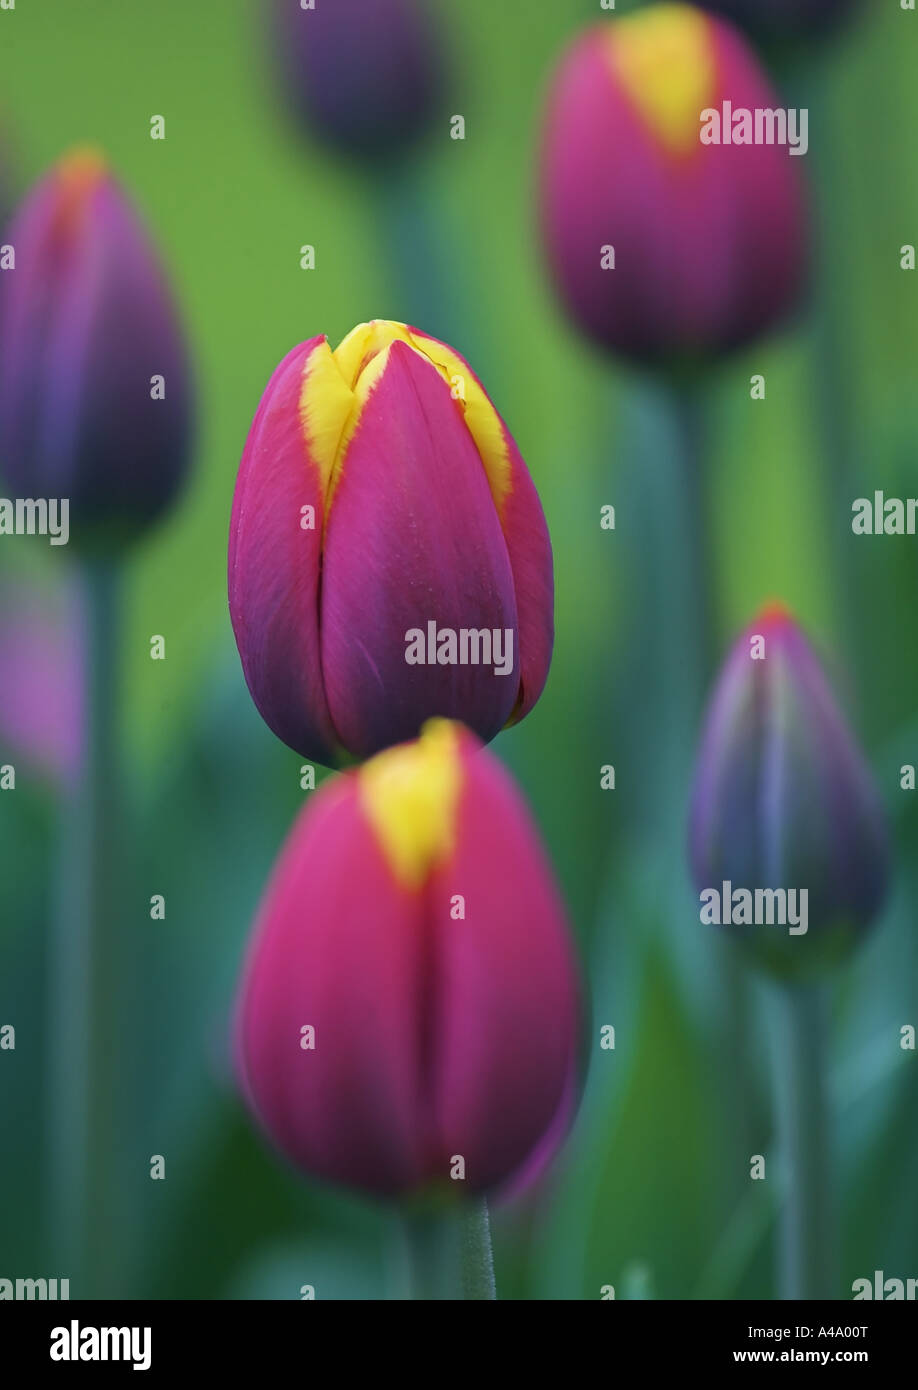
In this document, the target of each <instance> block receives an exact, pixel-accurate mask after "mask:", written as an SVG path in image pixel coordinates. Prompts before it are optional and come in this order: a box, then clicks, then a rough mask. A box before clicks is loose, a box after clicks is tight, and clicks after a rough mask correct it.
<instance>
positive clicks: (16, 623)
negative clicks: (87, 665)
mask: <svg viewBox="0 0 918 1390" xmlns="http://www.w3.org/2000/svg"><path fill="white" fill-rule="evenodd" d="M81 628H82V624H81V621H80V615H79V612H78V605H77V603H76V599H75V596H74V595H73V594H72V593H71V591H70V590H69V589H63V590H61V591H59V592H54V591H50V592H49V591H48V590H46V589H45V588H43V587H39V586H38V585H37V584H34V583H30V582H27V581H25V580H23V579H13V578H8V577H6V576H4V577H3V579H2V581H0V763H4V762H6V758H5V757H3V756H2V754H3V753H5V752H9V753H11V754H12V755H13V756H15V757H22V758H23V759H24V760H25V761H27V762H29V763H30V764H32V765H33V766H34V767H37V768H39V769H40V770H41V771H42V772H44V773H45V774H47V775H48V776H50V777H52V778H54V779H55V780H57V781H62V782H67V781H71V780H72V779H73V778H74V777H75V775H76V772H77V769H78V767H79V760H80V749H81V742H82V740H81V729H82V708H83V656H82V642H81Z"/></svg>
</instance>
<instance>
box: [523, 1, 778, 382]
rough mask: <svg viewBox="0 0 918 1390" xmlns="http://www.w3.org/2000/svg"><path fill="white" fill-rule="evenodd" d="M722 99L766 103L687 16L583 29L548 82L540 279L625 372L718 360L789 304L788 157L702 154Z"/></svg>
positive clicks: (733, 40)
mask: <svg viewBox="0 0 918 1390" xmlns="http://www.w3.org/2000/svg"><path fill="white" fill-rule="evenodd" d="M725 101H730V102H732V104H733V108H734V109H736V108H744V109H749V110H750V111H754V110H756V109H768V108H776V107H778V106H780V105H781V103H780V102H779V100H778V98H777V97H776V95H775V93H774V92H773V91H772V90H771V87H770V85H769V83H768V81H767V79H766V77H765V75H764V73H763V72H762V70H761V68H760V66H759V64H758V62H757V60H756V58H755V56H754V54H753V53H752V51H751V49H750V48H749V45H748V44H747V43H746V41H745V40H744V39H743V38H742V37H741V36H740V35H739V34H738V33H737V32H736V31H735V30H734V29H733V28H731V27H730V26H729V25H727V24H725V23H722V22H721V21H719V20H716V19H713V18H712V17H711V16H709V15H706V14H703V13H701V12H700V11H698V10H695V9H692V8H691V7H689V6H686V5H657V6H652V7H651V8H649V9H646V10H641V11H639V12H637V13H635V14H631V15H628V16H626V17H624V18H621V19H615V20H611V21H605V22H603V23H600V24H596V25H594V26H591V27H590V28H589V29H588V30H587V31H586V32H585V33H584V34H582V35H581V36H580V38H578V39H577V40H576V41H575V43H574V44H573V45H572V47H571V48H570V50H569V51H568V53H567V54H566V56H565V57H564V59H563V61H562V63H561V66H560V69H559V71H558V73H557V75H556V78H555V81H554V86H553V90H552V93H551V98H550V104H549V110H548V116H547V122H546V129H545V136H544V148H543V159H542V179H541V186H542V194H541V201H542V209H543V224H544V234H545V241H546V246H547V252H548V257H549V261H550V265H551V268H552V271H553V275H554V279H555V282H556V285H557V288H558V291H559V293H560V297H561V299H562V301H563V303H564V307H565V308H566V310H567V312H568V314H569V315H570V316H571V318H572V319H573V320H574V322H575V323H576V324H577V325H578V326H579V328H580V329H581V330H582V331H583V332H584V333H586V334H587V335H588V336H589V337H591V338H593V339H595V340H596V341H597V342H598V343H600V344H601V345H602V346H604V347H606V348H609V349H611V350H613V351H614V352H618V353H623V354H625V355H626V356H628V357H630V358H633V359H635V360H636V361H638V362H640V363H644V364H651V365H663V366H682V365H686V364H693V363H695V362H698V361H703V360H707V359H710V358H714V357H716V356H717V355H718V354H722V353H725V352H728V351H730V350H731V349H734V348H737V347H739V346H741V345H743V344H745V343H748V342H749V341H751V340H752V339H754V338H756V337H757V336H758V335H759V334H760V333H762V332H763V331H764V330H765V329H767V328H769V327H770V326H772V325H773V324H775V323H777V322H778V321H779V320H780V319H781V318H782V317H783V316H784V315H785V314H786V313H787V312H788V311H789V310H790V309H792V308H793V307H794V305H795V304H796V302H797V299H798V297H799V294H800V290H801V285H802V281H803V275H804V259H805V257H804V209H803V202H802V190H801V182H800V180H799V178H798V171H797V168H796V167H795V166H797V165H798V163H799V162H800V161H799V159H798V158H795V157H794V156H792V155H791V154H790V150H789V148H788V147H786V146H782V145H777V144H772V145H768V144H759V145H755V144H749V145H735V144H730V145H728V144H703V143H702V141H701V138H700V137H701V132H702V129H703V128H704V126H703V121H702V113H703V112H704V111H706V110H716V111H718V112H721V111H722V110H723V103H724V102H725Z"/></svg>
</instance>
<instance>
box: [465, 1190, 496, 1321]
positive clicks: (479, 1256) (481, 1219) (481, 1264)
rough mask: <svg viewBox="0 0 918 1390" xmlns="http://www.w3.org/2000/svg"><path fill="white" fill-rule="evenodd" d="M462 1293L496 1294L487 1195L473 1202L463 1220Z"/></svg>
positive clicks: (485, 1296) (468, 1295)
mask: <svg viewBox="0 0 918 1390" xmlns="http://www.w3.org/2000/svg"><path fill="white" fill-rule="evenodd" d="M462 1297H463V1298H474V1299H492V1298H497V1286H496V1284H495V1282H494V1251H493V1249H492V1247H491V1217H490V1214H489V1212H488V1203H487V1201H486V1200H485V1198H484V1197H482V1199H481V1201H480V1202H473V1203H472V1204H471V1205H470V1207H469V1209H468V1211H467V1212H466V1213H465V1215H464V1218H463V1223H462Z"/></svg>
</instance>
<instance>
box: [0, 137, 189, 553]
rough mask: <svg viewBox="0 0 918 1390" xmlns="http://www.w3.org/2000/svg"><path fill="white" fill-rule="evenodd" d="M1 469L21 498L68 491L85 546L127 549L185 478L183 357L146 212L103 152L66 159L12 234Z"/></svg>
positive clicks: (3, 312)
mask: <svg viewBox="0 0 918 1390" xmlns="http://www.w3.org/2000/svg"><path fill="white" fill-rule="evenodd" d="M5 237H6V240H7V241H8V242H9V243H10V244H11V245H12V246H13V248H14V250H15V256H16V266H15V270H14V271H11V272H7V273H5V274H3V275H0V291H2V300H0V472H2V474H3V476H4V478H5V480H6V482H7V485H8V486H9V487H11V488H13V489H15V490H16V492H17V493H18V495H19V496H21V497H32V498H55V499H59V498H66V499H68V500H69V518H70V530H71V535H72V536H73V538H74V539H75V540H76V542H77V543H78V544H81V545H84V546H86V547H91V548H100V549H110V548H115V547H119V546H121V545H122V544H123V543H125V542H126V541H127V540H129V539H130V538H131V537H133V536H134V535H135V534H136V533H138V532H139V531H141V530H142V529H143V528H144V527H146V526H148V525H149V524H150V523H151V522H152V521H154V520H155V519H156V518H157V517H158V516H159V515H160V513H161V512H162V511H163V510H164V508H166V507H167V506H168V504H169V503H170V502H171V501H172V499H173V497H174V496H175V493H176V491H177V489H178V487H179V485H180V483H181V481H182V479H183V476H184V473H185V467H186V461H187V456H188V449H189V432H190V431H189V419H190V401H189V382H188V366H187V362H186V357H185V349H184V345H183V341H182V336H181V333H180V330H179V327H178V323H177V319H176V314H175V309H174V307H173V303H172V299H171V296H170V294H169V291H168V288H167V286H166V283H165V280H164V277H163V274H162V271H161V269H160V267H159V264H158V261H157V257H156V255H155V252H154V250H153V248H152V246H151V244H150V241H149V238H148V236H147V233H146V231H145V229H144V228H143V226H142V225H141V222H140V220H139V218H138V216H137V214H136V213H135V212H134V210H133V208H132V207H131V206H130V204H129V203H128V200H127V198H126V197H125V195H124V193H123V192H122V190H121V189H120V188H119V186H118V184H117V183H116V182H115V180H114V178H113V177H112V175H111V173H110V172H109V171H108V168H107V166H106V164H105V161H104V159H103V158H102V156H101V155H99V154H98V153H97V152H96V151H93V150H86V149H79V150H75V151H74V152H73V153H72V154H70V155H67V156H66V157H65V158H64V159H62V160H61V161H60V163H59V164H58V165H57V166H56V167H55V168H54V169H53V170H52V171H51V173H50V174H48V175H47V176H46V177H45V178H44V179H42V180H41V182H40V183H39V184H38V185H37V186H36V187H35V188H34V189H33V190H32V192H31V193H30V194H29V195H28V196H27V198H26V200H25V202H24V203H23V205H22V207H21V208H20V209H19V211H18V213H17V214H16V216H15V217H14V219H13V222H12V225H11V227H10V228H9V229H8V230H7V231H6V233H5Z"/></svg>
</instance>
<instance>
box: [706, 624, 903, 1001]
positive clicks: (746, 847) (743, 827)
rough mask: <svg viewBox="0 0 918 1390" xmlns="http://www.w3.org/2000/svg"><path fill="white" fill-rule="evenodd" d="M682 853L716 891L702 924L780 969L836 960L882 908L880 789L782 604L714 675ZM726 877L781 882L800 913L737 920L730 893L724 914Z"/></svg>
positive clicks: (885, 865)
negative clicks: (792, 919) (784, 919)
mask: <svg viewBox="0 0 918 1390" xmlns="http://www.w3.org/2000/svg"><path fill="white" fill-rule="evenodd" d="M690 857H691V866H692V874H693V878H694V881H695V886H696V888H697V890H698V892H699V894H704V893H705V892H707V891H708V890H712V889H713V890H716V891H717V893H718V894H719V895H720V899H721V912H720V915H719V916H717V915H715V916H714V917H713V918H705V919H704V920H714V921H718V920H719V921H721V922H725V924H726V925H725V930H726V932H727V934H728V935H730V934H734V935H736V936H737V937H740V938H741V939H743V940H745V941H747V942H749V943H751V944H752V946H753V949H754V951H755V954H756V956H757V957H758V959H759V961H760V962H761V963H763V964H765V965H767V966H769V967H771V968H773V969H775V970H776V971H778V972H780V973H786V974H788V975H791V974H794V975H803V974H806V973H808V972H810V971H811V970H812V969H813V968H815V967H819V966H821V965H823V964H827V963H829V962H831V961H833V960H834V959H836V958H837V957H839V956H841V955H842V954H844V952H845V951H846V949H847V948H848V946H849V945H850V944H851V943H852V941H853V940H854V938H855V936H856V934H857V933H859V932H860V931H861V930H862V929H863V928H864V927H866V926H867V924H868V923H869V922H870V921H871V920H872V918H874V917H875V916H876V914H877V913H878V911H879V910H880V907H881V906H882V902H883V898H884V895H885V891H886V886H887V880H888V877H889V858H890V854H889V845H888V838H887V830H886V824H885V818H884V815H883V812H882V808H881V805H880V799H879V795H878V792H877V790H876V787H875V785H874V782H873V778H872V776H871V773H870V770H869V769H868V767H867V764H866V762H865V760H864V758H863V756H862V754H861V752H860V750H859V749H858V747H857V745H856V744H855V742H854V739H853V737H852V735H851V732H850V730H849V729H848V727H847V725H846V723H845V720H844V718H843V716H842V714H841V712H840V710H839V708H838V706H837V704H836V702H835V698H834V696H833V694H832V691H831V689H830V688H829V685H828V682H827V680H826V677H825V675H824V674H823V671H822V669H821V667H820V664H819V662H818V660H817V658H816V656H815V654H814V652H813V650H812V648H811V647H810V645H809V643H808V641H807V639H806V637H805V636H804V635H803V632H802V631H801V630H800V628H799V627H798V625H797V623H796V622H795V621H794V620H793V618H792V617H791V616H790V615H789V614H788V613H787V612H786V611H785V610H784V609H783V608H782V607H780V605H777V604H772V605H770V606H768V607H766V608H765V609H763V611H762V612H761V613H760V614H759V616H758V617H757V618H756V619H755V621H754V622H753V623H752V624H751V625H750V626H749V627H748V628H747V630H746V631H745V632H744V633H743V634H742V636H741V637H740V638H739V639H738V640H737V642H736V644H735V646H734V647H733V649H732V651H731V652H730V654H729V656H728V657H727V660H726V662H725V664H724V667H723V669H722V671H721V674H720V677H719V679H718V682H717V686H716V689H715V691H714V695H713V697H712V700H711V704H710V707H709V712H708V717H707V722H706V725H705V730H704V736H703V738H702V742H701V748H700V753H699V758H698V765H697V769H696V772H695V782H694V789H693V794H692V806H691V816H690ZM725 883H726V884H728V885H731V886H732V889H733V890H734V893H735V892H736V890H749V891H750V892H752V893H755V891H756V890H760V889H761V890H766V889H783V890H786V894H787V902H788V910H789V911H790V909H791V906H792V905H793V906H794V907H795V909H796V912H795V915H797V916H798V917H799V916H801V912H800V909H801V907H802V909H803V914H802V920H801V921H800V922H798V923H797V924H796V925H795V926H794V928H793V931H791V929H790V927H789V926H788V925H782V924H781V923H780V921H778V920H775V921H774V922H773V924H771V925H769V924H768V923H767V921H765V922H761V921H758V920H753V921H752V922H751V923H749V922H747V923H743V922H742V921H741V920H740V919H741V917H742V913H743V909H742V905H741V904H740V903H739V900H736V901H735V903H734V907H733V911H732V920H731V914H730V913H729V912H727V911H724V910H723V900H724V898H725V897H726V896H727V895H726V894H725V892H724V884H725ZM791 890H793V892H794V894H795V898H794V899H791ZM801 890H805V893H806V898H805V899H803V898H801V896H800V895H801ZM770 903H773V905H774V912H775V914H776V916H778V915H780V912H781V900H780V898H779V899H778V900H772V899H771V898H766V897H765V896H764V895H763V898H762V902H761V908H762V909H765V910H766V911H767V910H770V909H769V904H770ZM801 927H802V928H803V930H801Z"/></svg>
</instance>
